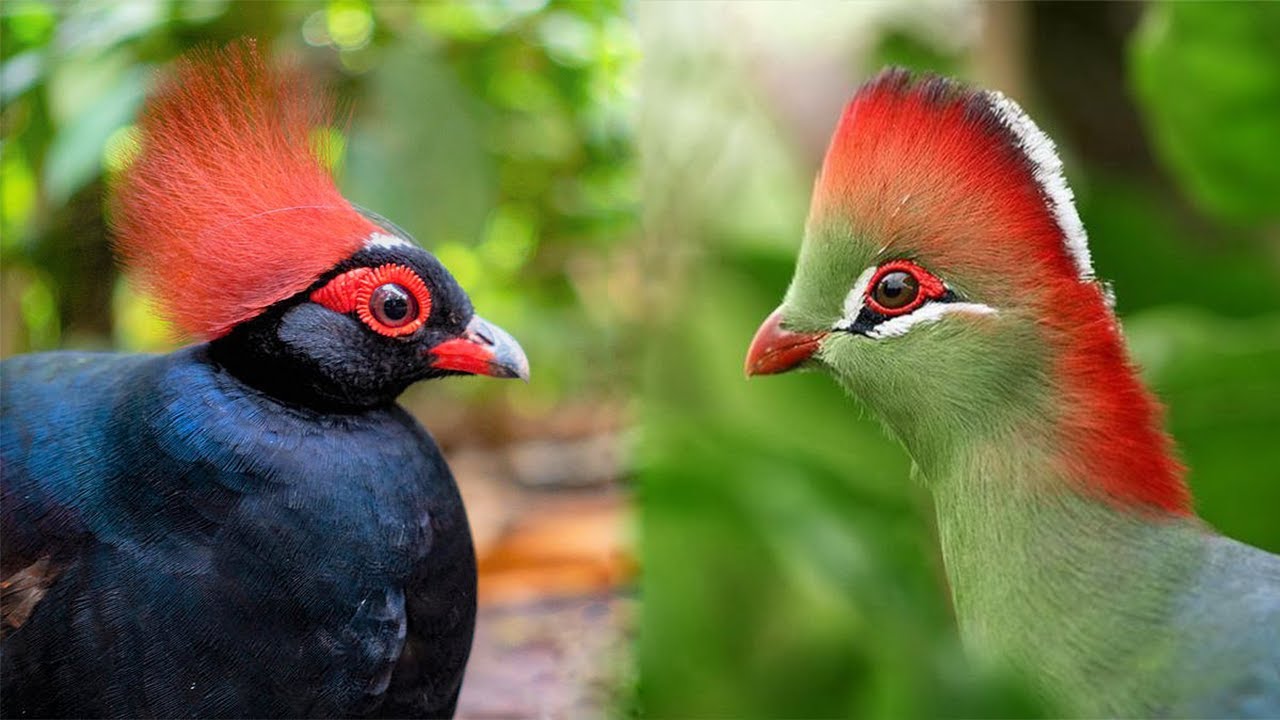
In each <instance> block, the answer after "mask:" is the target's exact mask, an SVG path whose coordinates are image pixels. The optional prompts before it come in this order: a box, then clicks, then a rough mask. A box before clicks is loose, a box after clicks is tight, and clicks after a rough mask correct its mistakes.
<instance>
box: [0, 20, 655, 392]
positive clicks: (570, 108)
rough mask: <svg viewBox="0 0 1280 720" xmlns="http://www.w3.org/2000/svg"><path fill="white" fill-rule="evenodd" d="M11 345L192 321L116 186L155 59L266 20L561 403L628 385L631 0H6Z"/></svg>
mask: <svg viewBox="0 0 1280 720" xmlns="http://www.w3.org/2000/svg"><path fill="white" fill-rule="evenodd" d="M0 12H2V13H3V14H2V15H0V18H2V20H3V27H2V29H0V47H3V66H2V67H0V72H2V82H0V97H2V98H3V102H4V109H3V116H2V117H3V140H2V143H3V145H0V150H2V151H3V157H2V159H0V182H2V185H0V187H2V188H3V189H2V190H0V237H2V238H3V240H2V241H0V260H2V261H3V265H4V271H3V272H4V294H3V303H2V304H0V312H3V320H4V330H3V333H0V336H2V337H0V340H2V342H0V351H2V352H3V353H4V354H8V353H12V352H21V351H29V350H45V349H51V348H55V347H101V346H108V345H112V346H114V347H117V348H120V349H124V350H154V349H164V348H167V347H171V346H172V344H173V338H172V337H171V335H170V333H169V332H168V331H167V329H166V328H164V327H163V326H162V325H160V324H159V323H158V321H157V320H156V319H155V317H154V315H153V314H152V313H150V312H149V310H148V308H147V306H146V304H145V300H144V299H142V298H138V297H136V296H135V295H134V294H133V293H132V292H131V291H130V290H129V288H128V287H127V284H126V283H122V282H118V281H117V279H116V277H115V271H114V270H113V265H112V263H111V261H110V256H109V252H108V250H107V242H108V238H109V233H108V231H107V226H106V224H105V220H104V206H103V200H104V198H105V195H106V192H107V191H106V188H107V187H108V186H109V182H110V176H111V173H112V172H114V171H118V170H119V169H120V168H121V167H122V166H123V163H124V162H125V161H126V158H127V149H128V147H129V144H130V142H131V140H130V133H131V132H132V128H131V123H132V122H133V119H134V115H135V114H136V112H137V110H138V108H139V106H140V103H141V102H142V99H143V97H144V96H145V92H146V89H147V87H148V86H149V84H150V83H151V82H152V79H153V78H154V76H155V73H156V72H157V70H159V69H160V68H163V66H164V64H165V63H166V62H168V61H169V60H171V59H172V58H173V57H175V56H176V55H178V54H180V53H181V52H183V51H185V50H187V49H188V48H191V47H193V46H197V45H202V44H215V45H216V44H223V43H226V42H228V41H230V40H232V39H235V38H238V37H242V36H251V37H256V38H258V39H259V40H260V41H261V42H262V43H263V44H264V45H265V47H267V48H268V50H269V52H271V53H272V54H275V55H288V56H292V57H295V58H299V59H301V61H302V62H303V63H304V64H305V65H306V66H307V68H308V69H309V70H310V71H312V72H313V73H314V74H315V75H316V76H317V77H318V78H320V79H321V80H322V82H324V83H325V84H327V85H329V86H330V87H331V88H332V89H333V90H334V91H335V92H336V95H337V97H338V100H339V106H340V110H341V112H340V113H339V118H338V122H337V124H336V125H335V127H332V128H327V129H320V131H321V134H320V135H318V136H317V137H318V139H319V140H320V141H322V142H323V143H324V144H325V145H326V146H327V147H328V149H331V150H335V151H337V152H336V155H337V158H338V160H337V165H336V168H335V169H336V171H337V175H338V179H339V184H340V186H341V187H342V189H343V191H344V193H345V194H346V195H347V196H348V197H349V198H351V200H352V201H353V202H355V203H357V204H358V205H360V206H362V207H364V208H368V209H369V210H372V211H374V212H376V213H378V214H380V215H383V216H385V217H387V218H389V219H391V220H393V221H394V222H396V223H397V224H398V225H400V226H401V227H404V228H405V229H406V230H408V231H409V232H410V233H412V234H413V235H415V237H416V238H417V239H418V240H419V242H420V243H421V244H422V245H423V246H425V247H427V248H428V249H430V250H432V251H433V252H435V253H436V254H437V255H438V256H439V257H440V258H441V260H442V261H443V262H444V264H445V265H446V266H447V267H449V268H450V270H451V271H452V272H453V273H454V274H455V275H456V276H457V278H458V280H459V281H460V282H461V284H462V285H463V287H465V288H466V289H467V290H468V292H469V293H470V294H471V296H472V299H473V301H474V303H475V305H476V307H477V308H478V310H479V312H481V313H483V314H484V315H485V316H486V317H487V318H489V319H491V320H493V321H494V322H496V323H498V324H500V325H502V326H504V327H506V328H507V329H508V330H510V331H511V332H512V333H513V334H515V335H516V336H517V337H519V338H520V340H521V342H522V343H523V344H524V346H525V348H526V351H527V352H528V354H529V356H530V358H531V363H532V365H533V368H534V373H535V376H536V378H537V382H536V383H534V385H533V386H532V387H530V388H527V389H524V390H523V391H522V392H520V393H514V392H512V391H511V390H510V389H509V388H504V387H502V386H501V384H498V383H488V384H480V383H476V384H450V385H449V387H448V389H446V390H439V389H432V390H428V391H426V392H448V393H483V394H486V395H494V394H504V393H511V395H510V397H511V399H512V400H513V401H516V402H521V403H524V404H526V405H530V406H532V409H534V410H537V409H538V408H545V407H547V406H549V405H551V404H553V403H556V402H558V401H560V400H562V399H564V398H565V397H567V396H570V395H576V394H582V393H586V394H597V395H617V394H619V393H620V390H619V388H625V387H629V383H628V378H629V377H630V376H631V373H632V368H633V365H632V364H629V363H628V362H627V361H626V358H628V357H633V356H634V355H635V352H634V347H632V346H630V345H629V343H630V342H631V341H630V338H631V337H633V334H632V333H627V332H626V331H625V327H626V326H627V324H628V322H630V320H631V319H632V318H634V316H635V315H636V312H637V309H636V306H635V301H634V299H633V298H632V297H631V296H630V295H628V294H627V293H624V292H613V293H607V292H601V289H602V288H610V287H619V288H621V287H625V285H626V283H627V282H629V280H628V278H629V277H630V274H629V272H630V271H629V270H628V263H627V262H626V255H627V253H629V252H631V248H632V247H633V246H634V243H632V242H630V241H631V240H632V238H633V236H634V234H635V232H636V225H635V222H634V218H635V215H636V207H637V190H636V187H635V180H634V175H635V173H634V169H633V166H634V163H633V160H632V150H631V148H632V142H631V134H632V129H631V122H630V116H629V108H630V107H631V89H630V86H631V83H632V72H633V67H634V64H635V63H634V56H635V48H634V40H633V36H632V30H631V27H630V25H629V24H628V23H627V22H626V20H625V18H624V17H623V16H622V8H621V5H620V4H619V3H618V2H605V3H573V2H546V1H545V0H543V1H537V0H534V1H528V0H525V1H522V0H511V1H509V2H485V3H468V2H452V3H438V2H425V3H408V2H404V3H370V2H366V1H364V0H331V1H330V2H320V1H309V2H290V3H285V2H225V1H219V0H182V1H179V2H163V1H161V0H151V1H147V0H132V1H131V2H127V3H112V2H105V1H104V2H96V1H91V0H86V1H85V2H77V3H62V2H56V3H55V2H40V1H36V0H27V1H23V0H15V1H14V2H6V3H4V5H3V8H2V10H0Z"/></svg>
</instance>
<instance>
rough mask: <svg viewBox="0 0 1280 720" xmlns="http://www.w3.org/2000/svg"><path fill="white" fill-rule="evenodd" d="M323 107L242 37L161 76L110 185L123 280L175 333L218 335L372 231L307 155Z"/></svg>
mask: <svg viewBox="0 0 1280 720" xmlns="http://www.w3.org/2000/svg"><path fill="white" fill-rule="evenodd" d="M330 108H331V105H330V103H329V102H328V99H327V98H326V97H325V96H324V95H323V94H321V93H319V92H317V91H316V90H315V89H314V87H313V85H312V84H311V83H310V82H308V80H307V78H306V77H305V76H304V75H303V74H302V73H301V72H300V71H298V70H297V69H294V68H280V67H273V66H271V65H269V64H268V63H267V62H266V61H265V60H264V59H263V57H262V55H261V54H260V53H259V51H258V49H257V46H256V44H255V43H254V42H253V41H251V40H246V41H241V42H237V43H233V44H231V45H229V46H227V47H226V48H224V49H221V50H211V51H210V50H201V51H195V52H192V53H190V54H188V55H187V56H185V57H183V58H182V59H180V60H178V61H177V62H176V63H175V64H174V66H173V67H172V68H170V70H169V71H168V72H167V73H166V74H165V75H164V76H163V77H162V79H161V81H160V82H159V85H158V87H157V88H156V90H155V91H154V92H153V93H152V95H151V97H150V98H149V99H148V101H147V103H146V105H145V107H144V108H143V111H142V115H141V119H140V120H139V128H140V131H141V137H140V140H141V147H140V151H139V153H138V155H137V157H136V158H135V159H134V161H133V163H132V164H131V165H130V166H129V167H128V168H127V169H126V170H125V171H124V172H123V173H122V176H121V177H120V178H119V180H118V184H117V186H116V188H115V197H114V200H115V202H114V206H113V224H114V227H115V234H116V250H117V253H118V254H119V256H120V258H121V259H122V260H123V262H124V265H125V268H126V270H127V271H128V272H129V273H130V274H131V275H132V277H133V279H134V281H135V282H136V283H137V284H138V285H139V286H140V287H141V288H142V289H144V290H145V291H146V292H148V293H149V294H150V295H151V296H152V297H153V298H154V300H155V303H156V305H157V307H158V309H159V310H160V312H162V313H163V314H164V315H165V316H167V317H168V318H169V319H170V320H171V321H172V322H173V323H174V324H175V325H176V326H177V327H178V328H180V329H181V330H183V331H184V332H186V333H189V334H191V335H195V336H197V337H202V338H206V339H212V338H216V337H219V336H221V335H223V334H225V333H226V332H228V331H229V330H230V329H231V328H232V327H233V326H235V325H236V324H238V323H240V322H243V321H245V320H248V319H250V318H252V317H255V316H256V315H258V314H259V313H261V312H262V311H263V309H265V308H266V307H268V306H270V305H272V304H273V303H276V302H278V301H280V300H283V299H285V298H288V297H290V296H292V295H294V294H296V293H299V292H301V291H303V290H305V289H307V287H309V286H310V285H311V284H312V283H313V282H315V280H316V279H317V278H319V276H320V275H322V274H323V273H324V272H326V271H327V270H329V269H331V268H333V267H334V266H335V265H337V264H338V263H339V262H341V261H342V260H343V259H345V258H347V257H349V256H350V255H352V254H353V253H355V252H356V251H358V250H359V249H360V248H361V247H362V245H363V243H364V242H365V240H366V239H367V238H369V237H370V236H371V235H372V234H373V233H374V232H376V231H377V227H376V226H375V225H374V224H373V223H371V222H370V221H369V220H368V219H366V218H365V217H364V216H362V215H361V214H360V213H359V212H357V211H356V210H355V208H353V207H352V206H351V204H350V203H349V202H347V200H346V199H345V198H343V197H342V195H341V194H340V193H339V192H338V189H337V187H336V186H335V185H334V183H333V179H332V178H331V177H330V175H329V172H328V170H326V168H325V165H324V163H323V162H322V160H321V158H320V157H319V156H318V155H317V151H316V150H315V149H314V148H313V143H312V142H311V133H312V131H313V130H314V129H315V128H317V127H321V126H324V125H326V124H327V121H328V119H329V118H328V113H329V110H330Z"/></svg>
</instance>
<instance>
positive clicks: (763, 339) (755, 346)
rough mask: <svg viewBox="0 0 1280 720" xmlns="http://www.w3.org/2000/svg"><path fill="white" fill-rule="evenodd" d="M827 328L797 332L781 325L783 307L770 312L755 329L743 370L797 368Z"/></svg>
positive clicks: (752, 372) (755, 372) (765, 371)
mask: <svg viewBox="0 0 1280 720" xmlns="http://www.w3.org/2000/svg"><path fill="white" fill-rule="evenodd" d="M826 336H827V334H826V333H825V332H820V333H797V332H791V331H790V330H784V329H783V328H782V308H778V309H777V310H774V311H773V312H772V313H770V315H769V317H767V318H765V320H764V322H763V323H762V324H761V325H760V329H759V330H757V331H756V336H755V337H754V338H752V340H751V347H750V349H748V350H747V362H746V365H745V366H744V367H743V370H744V371H745V372H746V373H747V377H751V376H752V375H774V374H776V373H784V372H787V371H788V370H794V369H795V368H796V367H797V366H798V365H800V363H802V362H804V361H805V360H808V359H809V358H811V357H813V354H814V353H815V352H817V351H818V344H819V343H821V342H822V338H824V337H826Z"/></svg>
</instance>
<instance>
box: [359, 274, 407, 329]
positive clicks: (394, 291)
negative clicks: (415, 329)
mask: <svg viewBox="0 0 1280 720" xmlns="http://www.w3.org/2000/svg"><path fill="white" fill-rule="evenodd" d="M369 312H370V313H371V314H372V315H373V317H374V319H376V320H377V321H378V322H380V323H382V324H383V325H386V326H387V327H392V328H398V327H401V326H404V325H408V324H409V323H411V322H413V321H414V320H416V319H417V317H418V301H417V300H415V299H414V298H413V294H412V293H410V292H409V291H408V290H406V289H404V288H403V287H401V286H399V285H397V284H395V283H387V284H386V285H379V286H378V287H377V289H375V290H374V291H373V293H372V294H370V296H369Z"/></svg>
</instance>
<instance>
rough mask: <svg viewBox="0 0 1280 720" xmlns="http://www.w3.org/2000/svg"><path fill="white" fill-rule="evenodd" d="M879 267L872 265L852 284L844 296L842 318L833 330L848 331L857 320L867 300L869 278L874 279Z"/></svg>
mask: <svg viewBox="0 0 1280 720" xmlns="http://www.w3.org/2000/svg"><path fill="white" fill-rule="evenodd" d="M879 269H880V266H878V265H872V266H871V267H869V268H867V269H866V270H863V271H862V274H861V275H859V276H858V279H857V280H855V281H854V282H853V289H852V290H850V291H849V294H848V295H845V296H844V317H842V318H840V319H839V320H837V321H836V324H835V325H833V326H832V329H833V330H848V329H849V328H851V327H853V324H854V323H855V322H857V320H858V314H859V313H861V312H862V306H863V304H864V303H865V302H866V299H867V289H868V287H869V286H870V285H871V278H873V277H875V274H876V270H879Z"/></svg>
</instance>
